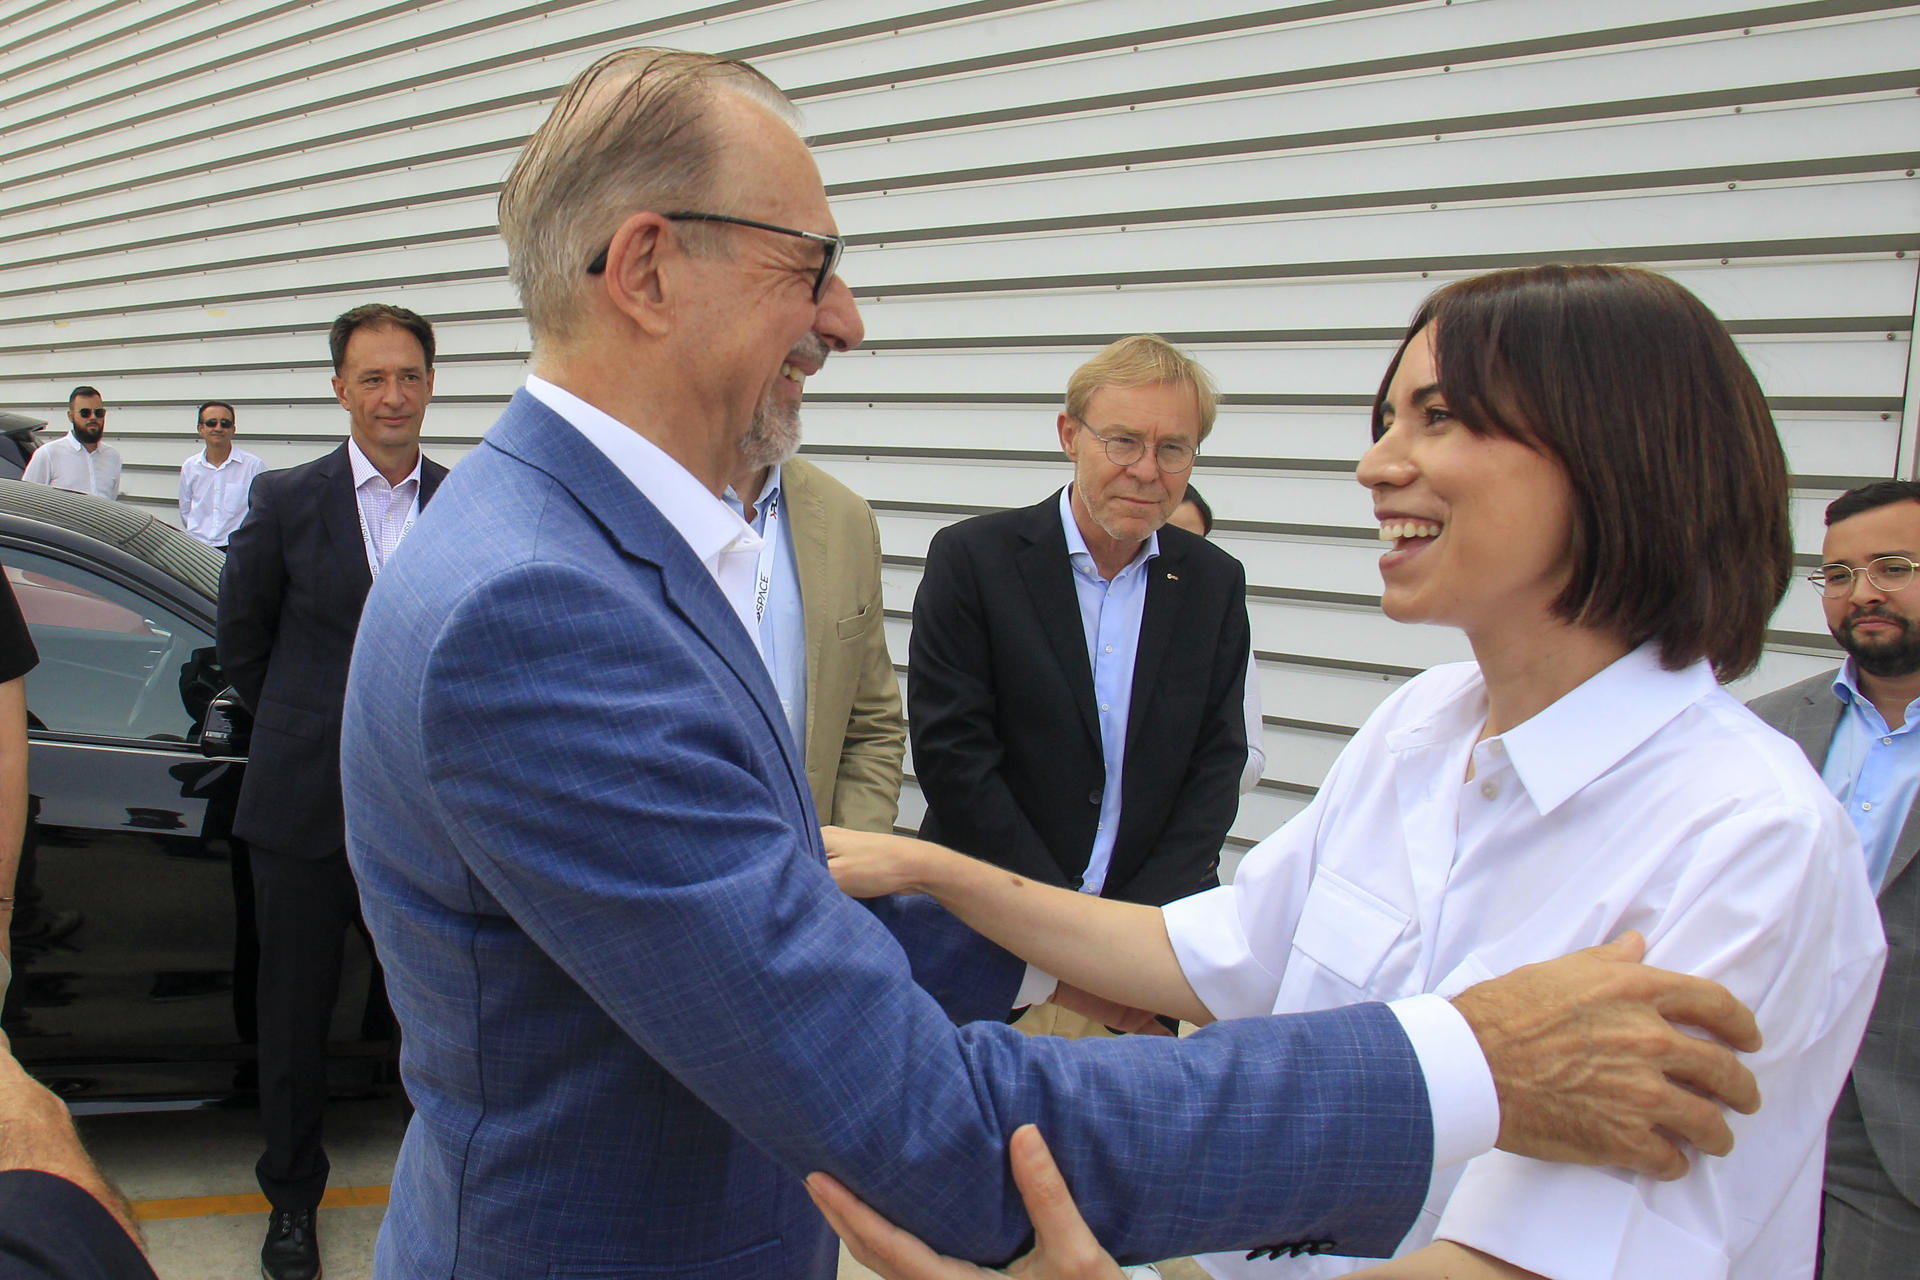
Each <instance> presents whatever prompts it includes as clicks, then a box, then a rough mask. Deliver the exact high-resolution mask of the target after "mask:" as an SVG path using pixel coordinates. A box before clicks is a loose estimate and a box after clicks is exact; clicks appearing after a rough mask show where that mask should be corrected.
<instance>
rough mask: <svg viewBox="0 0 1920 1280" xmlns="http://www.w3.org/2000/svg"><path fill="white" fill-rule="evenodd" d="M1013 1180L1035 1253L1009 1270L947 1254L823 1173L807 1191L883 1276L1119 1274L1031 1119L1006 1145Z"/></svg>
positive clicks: (1112, 1277) (1104, 1278) (1074, 1278)
mask: <svg viewBox="0 0 1920 1280" xmlns="http://www.w3.org/2000/svg"><path fill="white" fill-rule="evenodd" d="M1007 1158H1008V1160H1009V1161H1010V1162H1011V1163H1012V1165H1013V1181H1014V1185H1016V1186H1018V1187H1019V1188H1020V1198H1021V1199H1022V1200H1024V1201H1025V1202H1026V1206H1027V1216H1028V1217H1030V1218H1032V1219H1033V1234H1034V1246H1033V1251H1032V1252H1031V1253H1028V1254H1026V1255H1025V1256H1023V1257H1020V1258H1016V1259H1015V1260H1014V1262H1013V1264H1012V1265H1011V1266H1009V1267H1008V1268H1007V1269H1006V1270H1005V1271H988V1270H987V1269H985V1268H984V1267H976V1266H974V1265H973V1264H972V1263H971V1262H961V1261H960V1260H959V1259H957V1258H947V1257H942V1256H941V1255H940V1254H937V1253H935V1252H934V1251H933V1250H931V1249H929V1248H928V1247H927V1246H926V1245H925V1244H923V1243H921V1241H920V1240H919V1239H917V1238H916V1237H914V1236H911V1235H908V1234H907V1233H906V1232H904V1231H902V1230H901V1229H900V1228H898V1227H896V1226H894V1225H893V1224H892V1223H891V1222H888V1221H887V1220H886V1219H885V1218H883V1217H881V1216H880V1215H879V1214H877V1213H875V1212H874V1211H873V1210H872V1209H869V1208H868V1207H867V1206H866V1205H865V1204H864V1203H863V1202H861V1201H860V1200H859V1199H858V1198H857V1197H856V1196H855V1195H854V1194H853V1193H852V1192H851V1191H848V1190H847V1189H846V1188H845V1187H843V1186H841V1185H840V1184H839V1183H838V1182H835V1181H834V1180H833V1179H832V1178H830V1177H828V1176H827V1175H826V1174H824V1173H815V1174H811V1175H809V1176H808V1178H807V1194H808V1195H810V1196H812V1197H813V1202H814V1204H816V1205H818V1206H819V1208H820V1212H821V1213H822V1214H825V1215H826V1219H827V1222H828V1223H829V1224H831V1225H832V1227H833V1229H834V1230H835V1231H837V1232H839V1233H840V1238H841V1239H842V1240H844V1241H846V1242H847V1251H848V1252H849V1253H851V1254H852V1255H853V1256H854V1258H855V1259H856V1260H857V1261H858V1262H859V1263H860V1265H861V1266H863V1267H866V1268H867V1269H868V1270H870V1271H873V1272H875V1273H877V1274H878V1275H881V1276H883V1277H885V1280H969V1278H970V1277H972V1278H977V1277H979V1276H997V1275H1008V1276H1019V1277H1022V1278H1023V1280H1121V1271H1120V1268H1119V1266H1118V1265H1117V1264H1116V1263H1115V1262H1114V1260H1113V1258H1112V1256H1111V1255H1109V1254H1108V1253H1107V1251H1106V1250H1105V1249H1102V1248H1101V1247H1100V1242H1099V1241H1098V1240H1095V1239H1094V1238H1093V1232H1092V1231H1090V1230H1088V1229H1087V1224H1086V1220H1085V1219H1084V1218H1082V1217H1081V1216H1080V1210H1079V1208H1078V1206H1076V1205H1075V1204H1074V1203H1073V1196H1072V1195H1071V1194H1069V1193H1068V1191H1067V1182H1066V1179H1065V1178H1062V1177H1061V1176H1060V1169H1059V1167H1058V1166H1057V1165H1055V1164H1054V1163H1053V1155H1052V1153H1050V1152H1049V1151H1048V1150H1047V1144H1046V1142H1045V1141H1043V1140H1042V1139H1041V1137H1040V1131H1039V1130H1038V1129H1036V1128H1034V1127H1033V1126H1032V1125H1030V1124H1027V1125H1021V1126H1020V1127H1019V1128H1018V1129H1015V1130H1014V1131H1013V1140H1012V1141H1011V1142H1009V1143H1008V1144H1007Z"/></svg>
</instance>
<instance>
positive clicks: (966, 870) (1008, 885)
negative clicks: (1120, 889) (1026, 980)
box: [821, 827, 1213, 1023]
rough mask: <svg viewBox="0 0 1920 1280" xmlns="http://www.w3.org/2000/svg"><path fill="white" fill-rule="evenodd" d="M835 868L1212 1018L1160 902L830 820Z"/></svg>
mask: <svg viewBox="0 0 1920 1280" xmlns="http://www.w3.org/2000/svg"><path fill="white" fill-rule="evenodd" d="M821 836H822V838H823V839H824V840H825V842H826V846H827V870H828V871H829V872H831V873H832V874H833V878H834V880H835V882H836V883H838V884H839V886H840V888H841V889H842V890H843V891H845V892H846V893H847V894H849V895H850V896H852V897H855V898H874V897H879V896H880V895H881V894H886V893H924V894H928V895H930V896H931V897H933V898H934V899H935V900H936V901H938V902H939V903H940V905H941V906H943V907H945V908H946V909H947V910H949V911H951V912H953V914H954V915H956V916H959V917H960V919H962V920H964V921H965V922H966V923H967V925H968V927H970V928H972V929H973V930H974V931H975V932H977V933H979V934H981V935H982V936H984V937H987V938H989V939H991V940H993V941H994V942H997V943H999V944H1000V945H1001V946H1003V947H1005V948H1006V949H1007V950H1009V951H1011V952H1013V953H1014V954H1015V955H1017V956H1019V957H1020V958H1021V959H1022V960H1025V961H1026V962H1027V963H1029V964H1031V965H1034V966H1036V967H1037V968H1040V969H1043V970H1045V971H1046V972H1047V973H1050V974H1052V975H1053V976H1054V977H1056V978H1058V979H1059V980H1060V981H1061V982H1063V983H1070V984H1072V985H1073V986H1076V987H1079V988H1081V989H1082V990H1083V991H1087V992H1091V993H1092V994H1094V995H1096V996H1101V997H1104V998H1105V999H1108V1000H1113V1001H1117V1002H1118V1003H1120V1004H1123V1005H1128V1006H1131V1007H1133V1008H1135V1009H1145V1010H1151V1011H1152V1012H1154V1013H1164V1014H1168V1015H1170V1016H1172V1017H1176V1018H1184V1019H1186V1020H1187V1021H1188V1022H1196V1023H1204V1022H1212V1021H1213V1014H1212V1013H1211V1012H1210V1011H1209V1010H1208V1009H1207V1007H1206V1005H1204V1004H1202V1003H1201V1002H1200V997H1199V996H1197V995H1195V994H1194V992H1193V988H1192V987H1191V986H1190V985H1188V983H1187V979H1186V975H1185V974H1183V973H1182V972H1181V971H1180V961H1179V959H1178V958H1177V957H1176V956H1175V955H1174V953H1173V943H1172V942H1170V941H1169V940H1168V938H1167V926H1166V920H1165V919H1164V917H1163V916H1162V915H1161V913H1160V908H1158V907H1147V906H1141V905H1140V904H1138V903H1134V902H1116V901H1114V900H1112V899H1110V898H1096V897H1093V896H1091V895H1089V894H1084V893H1075V892H1074V891H1073V890H1071V889H1061V888H1057V887H1055V886H1053V885H1046V884H1039V883H1037V882H1035V881H1033V880H1029V879H1028V878H1027V877H1025V876H1022V875H1016V874H1015V873H1013V872H1011V871H1007V870H1004V869H1002V868H1000V867H996V866H993V865H991V864H989V863H985V862H980V861H978V860H977V859H974V858H969V857H967V856H965V855H964V854H959V853H955V852H954V851H953V850H951V849H946V848H942V847H941V846H940V845H937V844H928V843H927V842H926V841H924V840H910V839H907V838H906V837H904V836H887V835H876V834H874V833H872V832H867V831H846V830H843V829H841V828H839V827H823V828H822V829H821Z"/></svg>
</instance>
